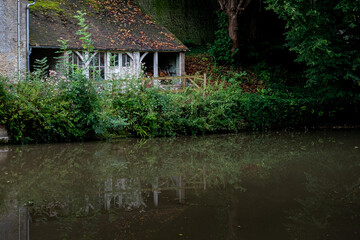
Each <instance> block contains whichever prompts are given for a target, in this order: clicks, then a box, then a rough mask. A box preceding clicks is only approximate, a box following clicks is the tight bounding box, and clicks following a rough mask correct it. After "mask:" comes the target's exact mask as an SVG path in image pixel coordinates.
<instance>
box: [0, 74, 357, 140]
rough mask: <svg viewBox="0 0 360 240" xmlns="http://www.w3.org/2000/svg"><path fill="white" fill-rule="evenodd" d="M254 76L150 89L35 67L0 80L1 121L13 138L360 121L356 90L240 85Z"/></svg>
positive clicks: (179, 132)
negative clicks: (16, 78)
mask: <svg viewBox="0 0 360 240" xmlns="http://www.w3.org/2000/svg"><path fill="white" fill-rule="evenodd" d="M251 78H253V76H251V73H249V72H246V71H242V72H226V75H221V74H217V75H213V76H210V77H209V84H208V85H207V86H206V87H204V86H201V85H200V83H199V85H200V86H201V87H200V88H199V89H197V88H193V87H191V86H189V87H187V88H184V89H182V90H177V91H174V90H160V89H157V88H147V87H146V86H144V85H142V82H141V81H140V80H136V79H126V80H121V79H119V80H113V81H107V82H101V81H99V82H97V81H89V80H88V79H86V78H85V77H84V76H82V75H81V74H76V73H73V74H71V75H68V76H63V77H56V76H47V75H39V74H38V73H34V74H33V75H32V78H31V79H27V80H23V81H20V82H18V83H17V84H15V83H12V82H11V81H10V80H9V79H6V78H1V81H0V100H1V110H0V117H1V118H0V119H1V120H0V124H4V125H5V126H6V129H7V131H8V134H9V137H10V142H11V143H40V142H69V141H83V140H91V139H98V138H112V137H116V136H129V135H131V136H137V137H163V136H179V135H199V134H215V133H224V132H238V131H241V130H255V131H263V130H270V129H276V130H278V129H296V128H319V127H322V126H330V127H331V126H345V125H349V126H350V125H351V126H358V125H359V119H360V117H359V112H358V111H357V109H359V106H360V96H359V95H356V94H350V93H349V94H348V95H346V96H338V95H336V94H334V95H325V96H322V95H315V92H312V91H310V90H309V89H301V88H292V89H290V88H285V87H283V88H280V87H278V86H276V85H268V86H266V87H262V88H257V89H256V91H251V92H248V91H246V90H245V89H244V83H247V82H250V80H251ZM124 82H126V84H125V85H124Z"/></svg>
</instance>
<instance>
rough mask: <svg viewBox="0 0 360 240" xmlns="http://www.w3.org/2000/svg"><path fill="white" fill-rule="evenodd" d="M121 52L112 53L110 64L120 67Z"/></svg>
mask: <svg viewBox="0 0 360 240" xmlns="http://www.w3.org/2000/svg"><path fill="white" fill-rule="evenodd" d="M119 60H120V58H119V53H110V66H111V67H118V66H119Z"/></svg>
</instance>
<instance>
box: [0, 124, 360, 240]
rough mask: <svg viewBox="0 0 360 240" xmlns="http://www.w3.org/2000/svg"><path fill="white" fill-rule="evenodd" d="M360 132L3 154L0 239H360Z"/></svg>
mask: <svg viewBox="0 0 360 240" xmlns="http://www.w3.org/2000/svg"><path fill="white" fill-rule="evenodd" d="M359 147H360V131H358V130H348V131H343V130H338V131H317V132H311V133H298V132H292V133H284V132H282V133H275V132H273V133H265V134H259V133H240V134H232V135H216V136H201V137H182V138H171V139H165V138H164V139H150V140H139V139H124V140H117V141H112V142H90V143H71V144H49V145H28V146H9V147H0V200H1V201H0V239H1V240H2V239H4V240H12V239H27V237H29V239H30V240H34V239H46V240H50V239H76V240H77V239H112V240H113V239H121V240H127V239H129V240H130V239H154V240H159V239H160V240H161V239H164V240H165V239H166V240H169V239H170V240H172V239H195V240H199V239H204V240H205V239H206V240H210V239H216V240H218V239H246V240H247V239H249V240H253V239H277V240H279V239H307V240H312V239H360V227H359V226H360V200H359V196H360V148H359Z"/></svg>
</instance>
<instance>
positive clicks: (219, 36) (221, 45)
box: [208, 11, 236, 65]
mask: <svg viewBox="0 0 360 240" xmlns="http://www.w3.org/2000/svg"><path fill="white" fill-rule="evenodd" d="M217 16H218V19H217V21H218V30H217V31H216V32H215V41H214V43H213V44H211V45H209V50H208V52H209V54H210V56H212V57H214V59H215V61H216V62H217V63H220V64H226V65H232V64H234V55H235V54H236V52H234V53H232V52H231V46H232V42H231V39H230V37H229V33H228V25H229V22H228V17H227V15H226V14H225V13H224V12H223V11H219V12H218V13H217Z"/></svg>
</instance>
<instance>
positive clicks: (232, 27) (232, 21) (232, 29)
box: [229, 13, 239, 52]
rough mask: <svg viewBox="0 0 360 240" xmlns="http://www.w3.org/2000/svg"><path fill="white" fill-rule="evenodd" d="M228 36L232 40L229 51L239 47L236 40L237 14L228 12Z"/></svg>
mask: <svg viewBox="0 0 360 240" xmlns="http://www.w3.org/2000/svg"><path fill="white" fill-rule="evenodd" d="M229 36H230V39H231V41H232V46H231V52H235V50H236V49H238V48H239V40H238V14H237V13H235V14H231V15H230V14H229Z"/></svg>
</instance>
